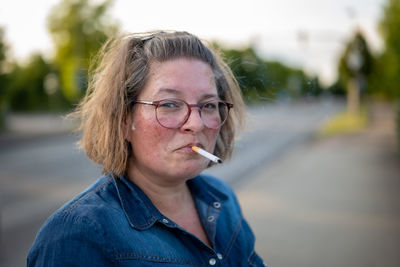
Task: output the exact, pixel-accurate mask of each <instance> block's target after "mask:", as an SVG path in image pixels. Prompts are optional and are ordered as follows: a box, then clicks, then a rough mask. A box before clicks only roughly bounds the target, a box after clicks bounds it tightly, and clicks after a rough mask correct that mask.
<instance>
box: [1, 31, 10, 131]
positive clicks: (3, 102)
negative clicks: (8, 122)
mask: <svg viewBox="0 0 400 267" xmlns="http://www.w3.org/2000/svg"><path fill="white" fill-rule="evenodd" d="M4 35H5V34H4V29H3V28H1V27H0V129H2V128H3V127H4V113H5V110H6V109H7V92H8V90H7V88H8V86H7V84H8V76H7V74H6V73H5V68H6V64H7V62H6V59H7V58H6V55H7V48H8V47H7V44H6V42H5V37H4Z"/></svg>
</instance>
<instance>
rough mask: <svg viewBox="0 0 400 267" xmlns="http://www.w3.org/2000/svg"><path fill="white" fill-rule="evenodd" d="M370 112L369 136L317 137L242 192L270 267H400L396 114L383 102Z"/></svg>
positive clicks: (259, 171) (259, 173) (271, 166)
mask: <svg viewBox="0 0 400 267" xmlns="http://www.w3.org/2000/svg"><path fill="white" fill-rule="evenodd" d="M371 112H372V114H371V115H372V122H371V124H370V125H369V127H368V128H367V129H366V130H365V131H362V132H361V133H357V134H352V135H347V136H336V137H331V138H326V139H319V140H318V139H311V140H309V141H308V142H305V143H303V144H302V145H301V146H297V147H296V148H294V149H291V150H290V151H289V152H288V153H286V154H285V155H284V157H281V158H280V159H279V160H277V161H275V162H274V164H269V165H267V166H262V167H260V168H258V169H257V170H256V171H255V172H254V173H253V175H251V177H249V178H250V179H251V180H250V181H249V182H248V183H246V184H243V186H241V187H240V188H239V190H237V191H238V197H239V200H240V203H241V205H242V208H243V211H244V214H245V216H246V218H247V219H248V221H249V222H250V225H251V226H252V227H253V230H254V231H255V233H256V237H257V241H256V246H257V251H258V252H259V253H260V255H262V257H263V258H264V259H265V261H266V262H267V263H268V264H269V265H270V266H275V267H292V266H293V267H294V266H296V267H314V266H315V267H319V266H323V267H334V266H335V267H336V266H340V267H365V266H367V267H369V266H376V267H378V266H379V267H380V266H384V267H398V266H400V253H399V252H400V194H399V193H400V153H399V151H398V144H397V142H396V135H395V124H394V112H393V109H391V108H390V107H387V106H379V105H378V106H374V107H372V109H371Z"/></svg>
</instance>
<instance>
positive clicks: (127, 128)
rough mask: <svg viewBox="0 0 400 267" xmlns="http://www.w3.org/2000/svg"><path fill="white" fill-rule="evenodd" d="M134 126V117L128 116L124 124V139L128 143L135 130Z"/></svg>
mask: <svg viewBox="0 0 400 267" xmlns="http://www.w3.org/2000/svg"><path fill="white" fill-rule="evenodd" d="M133 126H134V125H133V118H132V115H126V116H125V118H124V120H123V123H122V130H123V132H124V139H125V140H126V141H130V139H131V132H132V130H133V129H132V128H134V127H133Z"/></svg>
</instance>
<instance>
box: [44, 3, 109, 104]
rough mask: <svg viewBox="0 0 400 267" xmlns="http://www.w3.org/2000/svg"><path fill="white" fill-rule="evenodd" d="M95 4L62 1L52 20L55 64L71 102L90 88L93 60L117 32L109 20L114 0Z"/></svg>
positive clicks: (64, 91) (65, 93)
mask: <svg viewBox="0 0 400 267" xmlns="http://www.w3.org/2000/svg"><path fill="white" fill-rule="evenodd" d="M92 2H93V1H90V0H62V1H61V2H60V3H59V4H58V5H56V6H55V7H54V8H53V9H52V11H51V13H50V15H49V17H48V29H49V31H50V33H51V36H52V38H53V41H54V44H55V50H56V55H55V58H54V63H55V65H56V66H57V68H58V69H59V73H60V80H61V88H62V91H63V93H64V95H65V96H66V98H67V99H68V100H69V101H71V102H76V101H77V100H79V98H80V97H81V96H82V94H83V93H84V91H85V89H86V84H87V70H88V67H89V64H90V58H91V57H92V56H94V54H95V53H96V52H97V50H98V49H99V48H100V46H101V45H102V43H104V41H105V40H106V39H107V36H108V35H110V34H111V33H113V32H115V31H116V30H117V26H116V25H115V24H114V23H112V22H111V21H110V19H109V18H108V17H107V9H108V8H109V6H110V4H111V0H105V1H104V2H102V3H99V4H93V3H92Z"/></svg>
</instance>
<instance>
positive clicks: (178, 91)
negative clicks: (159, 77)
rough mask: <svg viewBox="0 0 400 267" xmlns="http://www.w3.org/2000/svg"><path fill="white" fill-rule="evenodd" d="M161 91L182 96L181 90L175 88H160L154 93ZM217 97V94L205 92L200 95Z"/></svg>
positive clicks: (203, 97) (204, 97)
mask: <svg viewBox="0 0 400 267" xmlns="http://www.w3.org/2000/svg"><path fill="white" fill-rule="evenodd" d="M161 93H168V94H173V95H177V96H182V91H180V90H176V89H172V88H161V89H160V90H159V91H158V92H157V94H156V95H159V94H161ZM213 97H216V98H219V97H218V95H217V94H205V95H202V96H201V99H207V98H213Z"/></svg>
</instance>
